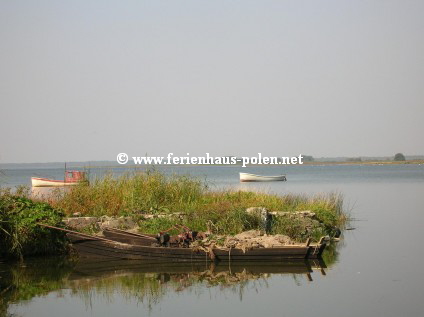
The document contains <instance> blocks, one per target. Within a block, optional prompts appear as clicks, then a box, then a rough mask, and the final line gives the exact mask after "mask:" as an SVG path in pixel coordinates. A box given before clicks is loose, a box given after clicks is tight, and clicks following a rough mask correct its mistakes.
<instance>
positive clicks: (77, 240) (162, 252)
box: [67, 233, 325, 262]
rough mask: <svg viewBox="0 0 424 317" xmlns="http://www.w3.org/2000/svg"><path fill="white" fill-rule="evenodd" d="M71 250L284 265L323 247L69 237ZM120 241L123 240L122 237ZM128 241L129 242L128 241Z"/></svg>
mask: <svg viewBox="0 0 424 317" xmlns="http://www.w3.org/2000/svg"><path fill="white" fill-rule="evenodd" d="M67 236H68V238H69V239H70V240H71V242H72V245H73V247H74V248H75V249H76V250H77V251H78V253H79V255H80V256H82V257H102V258H109V259H113V258H114V259H131V260H157V261H162V260H163V261H172V262H197V261H211V260H217V261H258V262H261V261H287V260H289V259H306V258H317V257H319V256H320V255H321V253H322V251H323V250H324V247H325V245H317V246H308V245H288V246H282V247H276V248H254V249H250V250H242V249H235V248H234V249H223V248H222V249H221V248H214V249H213V250H206V249H203V248H181V247H180V248H174V247H170V248H166V247H154V246H146V245H135V244H128V243H121V242H117V241H113V240H109V239H99V238H97V237H92V238H90V237H88V236H87V235H80V234H77V233H68V234H67ZM120 239H123V237H122V236H121V237H120ZM128 239H130V238H128Z"/></svg>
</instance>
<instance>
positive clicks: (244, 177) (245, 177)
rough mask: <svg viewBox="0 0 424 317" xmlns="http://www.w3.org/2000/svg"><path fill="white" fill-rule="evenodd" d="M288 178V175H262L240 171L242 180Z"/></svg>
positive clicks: (273, 180) (280, 179)
mask: <svg viewBox="0 0 424 317" xmlns="http://www.w3.org/2000/svg"><path fill="white" fill-rule="evenodd" d="M286 180H287V178H286V175H276V176H262V175H255V174H249V173H240V182H275V181H286Z"/></svg>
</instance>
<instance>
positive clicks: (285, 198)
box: [51, 171, 346, 240]
mask: <svg viewBox="0 0 424 317" xmlns="http://www.w3.org/2000/svg"><path fill="white" fill-rule="evenodd" d="M51 203H52V204H53V206H54V207H55V208H58V209H60V210H63V211H64V212H65V213H66V214H68V215H71V214H73V213H75V212H79V213H81V215H83V216H102V215H108V216H119V215H132V216H134V217H135V218H136V220H137V219H138V220H139V225H140V231H142V232H145V233H157V232H159V231H162V230H165V229H167V228H169V227H171V226H173V225H174V224H176V223H179V224H183V225H185V226H187V227H189V228H191V229H193V230H198V231H205V230H207V229H208V228H209V229H211V230H212V231H213V232H215V233H218V234H236V233H240V232H241V231H245V230H250V229H258V228H261V226H262V220H261V218H260V216H259V215H252V214H248V213H246V212H245V210H246V208H249V207H265V208H267V209H268V210H272V211H276V210H278V211H289V212H292V211H293V212H294V211H302V210H310V211H312V212H314V213H315V214H316V218H317V220H318V221H319V222H320V223H321V225H320V226H318V227H317V228H308V226H310V223H305V221H304V220H302V219H294V218H291V217H287V218H282V217H279V218H276V219H275V220H274V223H273V226H272V228H273V229H272V233H282V234H286V235H289V236H290V237H292V238H294V239H295V240H303V239H305V238H307V237H313V238H318V237H319V236H321V235H324V234H330V233H331V230H332V229H333V228H334V227H335V226H341V225H342V224H343V223H344V221H345V220H346V216H345V214H344V213H343V209H342V205H343V198H342V196H341V195H340V194H337V193H330V194H327V195H317V196H313V197H308V196H306V195H295V194H287V195H282V196H280V195H273V194H267V193H256V192H246V191H232V190H222V191H212V190H210V189H209V188H208V186H207V184H206V183H205V182H202V181H200V180H199V179H195V178H192V177H188V176H178V175H173V176H166V175H164V174H161V173H159V172H156V171H150V172H143V173H133V174H126V175H123V176H120V177H116V178H114V177H113V176H112V175H108V176H106V177H105V178H103V179H98V180H95V181H94V182H92V183H91V184H90V185H84V184H81V185H80V186H77V187H75V188H72V190H70V191H63V190H62V191H56V192H55V195H54V199H52V201H51ZM176 213H177V214H181V213H182V214H184V215H185V216H183V217H160V218H152V219H148V220H146V219H144V217H143V216H144V215H146V214H176Z"/></svg>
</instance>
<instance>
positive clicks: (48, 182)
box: [31, 177, 81, 187]
mask: <svg viewBox="0 0 424 317" xmlns="http://www.w3.org/2000/svg"><path fill="white" fill-rule="evenodd" d="M79 183H81V182H80V181H78V182H69V181H67V182H64V181H61V180H54V179H48V178H39V177H31V184H32V187H63V186H75V185H78V184H79Z"/></svg>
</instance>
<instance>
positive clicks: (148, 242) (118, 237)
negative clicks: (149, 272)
mask: <svg viewBox="0 0 424 317" xmlns="http://www.w3.org/2000/svg"><path fill="white" fill-rule="evenodd" d="M103 234H104V236H105V237H106V238H107V239H110V240H113V241H117V242H121V243H127V244H132V245H140V246H152V244H155V243H157V239H156V235H153V234H139V233H132V232H128V231H125V230H120V229H115V228H106V229H103ZM305 246H307V247H308V248H309V250H308V254H307V258H309V259H316V258H320V257H321V254H322V252H323V251H324V249H325V246H326V243H325V242H324V237H323V238H321V239H320V241H319V242H318V243H317V244H310V239H308V240H307V242H306V243H305ZM264 249H265V248H260V249H259V250H264ZM270 249H276V248H270ZM220 250H221V249H216V250H215V249H214V250H213V252H214V254H215V255H216V254H220V255H221V256H224V254H223V253H222V252H220ZM233 250H236V251H235V252H237V250H238V249H233ZM233 252H234V251H233Z"/></svg>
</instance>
